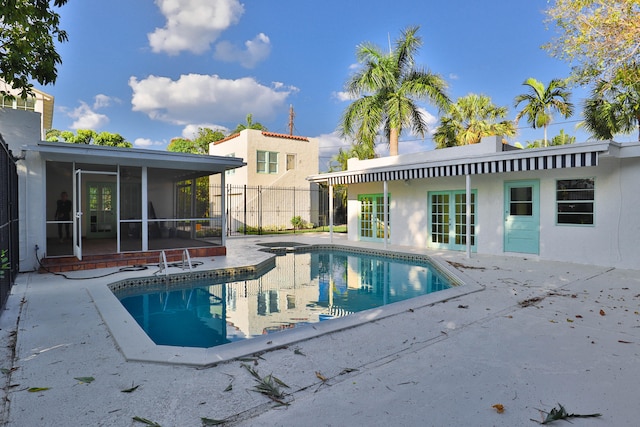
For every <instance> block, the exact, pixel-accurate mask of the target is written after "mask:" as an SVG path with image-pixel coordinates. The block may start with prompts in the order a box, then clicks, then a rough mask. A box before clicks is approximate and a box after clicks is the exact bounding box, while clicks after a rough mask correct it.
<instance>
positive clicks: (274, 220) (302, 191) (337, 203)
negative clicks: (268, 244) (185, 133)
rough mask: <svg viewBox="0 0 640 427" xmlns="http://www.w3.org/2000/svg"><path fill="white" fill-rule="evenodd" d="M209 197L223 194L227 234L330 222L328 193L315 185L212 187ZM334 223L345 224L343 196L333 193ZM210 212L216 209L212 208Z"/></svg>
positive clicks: (265, 232)
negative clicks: (312, 186)
mask: <svg viewBox="0 0 640 427" xmlns="http://www.w3.org/2000/svg"><path fill="white" fill-rule="evenodd" d="M210 191H211V194H212V196H213V197H211V200H212V201H213V203H214V204H215V203H219V201H220V199H221V197H222V194H224V197H225V215H226V217H227V236H237V235H242V234H267V233H272V232H278V231H283V230H291V229H293V230H294V231H295V230H296V229H300V228H311V227H325V226H328V225H329V193H328V189H327V188H326V187H323V186H319V187H316V188H294V187H263V186H249V185H230V184H229V185H226V186H225V188H224V192H222V191H221V188H220V186H212V187H211V189H210ZM333 206H334V224H335V225H338V224H345V223H346V214H345V212H346V209H345V208H344V206H343V202H342V198H341V197H340V196H338V195H334V203H333ZM213 211H216V209H215V207H214V209H213Z"/></svg>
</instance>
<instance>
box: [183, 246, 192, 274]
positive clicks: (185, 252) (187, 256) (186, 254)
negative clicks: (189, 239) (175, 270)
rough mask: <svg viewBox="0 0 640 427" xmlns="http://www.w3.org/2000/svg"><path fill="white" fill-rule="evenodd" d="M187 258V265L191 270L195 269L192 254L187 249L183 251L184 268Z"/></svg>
mask: <svg viewBox="0 0 640 427" xmlns="http://www.w3.org/2000/svg"><path fill="white" fill-rule="evenodd" d="M185 258H186V261H187V265H188V266H189V271H190V272H191V271H193V266H192V265H191V255H189V250H188V249H185V250H183V251H182V269H183V270H184V263H185Z"/></svg>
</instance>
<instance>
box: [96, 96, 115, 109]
mask: <svg viewBox="0 0 640 427" xmlns="http://www.w3.org/2000/svg"><path fill="white" fill-rule="evenodd" d="M114 102H116V103H118V104H119V103H120V100H119V99H118V98H112V97H110V96H107V95H105V94H102V93H99V94H98V95H96V96H95V100H94V101H93V109H94V110H97V109H99V108H104V107H109V106H110V105H111V104H112V103H114Z"/></svg>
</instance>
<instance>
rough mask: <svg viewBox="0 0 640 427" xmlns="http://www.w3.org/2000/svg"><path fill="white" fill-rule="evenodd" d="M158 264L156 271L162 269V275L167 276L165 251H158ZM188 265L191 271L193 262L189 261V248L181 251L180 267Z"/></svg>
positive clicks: (167, 265)
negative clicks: (158, 268) (158, 267)
mask: <svg viewBox="0 0 640 427" xmlns="http://www.w3.org/2000/svg"><path fill="white" fill-rule="evenodd" d="M158 265H159V266H160V270H158V273H162V272H163V271H164V275H165V276H167V275H168V274H169V264H167V254H166V253H165V251H164V250H163V251H160V255H159V256H158ZM185 265H186V266H188V267H189V271H190V272H191V271H193V264H192V263H191V255H189V250H188V249H184V250H183V251H182V265H181V268H182V269H183V270H184V269H185V268H186V267H185Z"/></svg>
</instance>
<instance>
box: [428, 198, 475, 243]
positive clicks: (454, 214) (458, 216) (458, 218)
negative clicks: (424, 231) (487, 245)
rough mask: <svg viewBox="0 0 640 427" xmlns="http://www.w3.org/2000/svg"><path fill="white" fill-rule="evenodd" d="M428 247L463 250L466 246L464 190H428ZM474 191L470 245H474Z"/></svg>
mask: <svg viewBox="0 0 640 427" xmlns="http://www.w3.org/2000/svg"><path fill="white" fill-rule="evenodd" d="M428 197H429V206H428V211H429V247H432V248H438V249H448V250H459V251H462V250H465V249H466V247H467V195H466V191H464V190H460V191H433V192H429V195H428ZM475 224H476V192H475V191H472V192H471V230H470V231H471V247H472V248H474V247H475V245H476V235H475V233H476V226H475Z"/></svg>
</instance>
